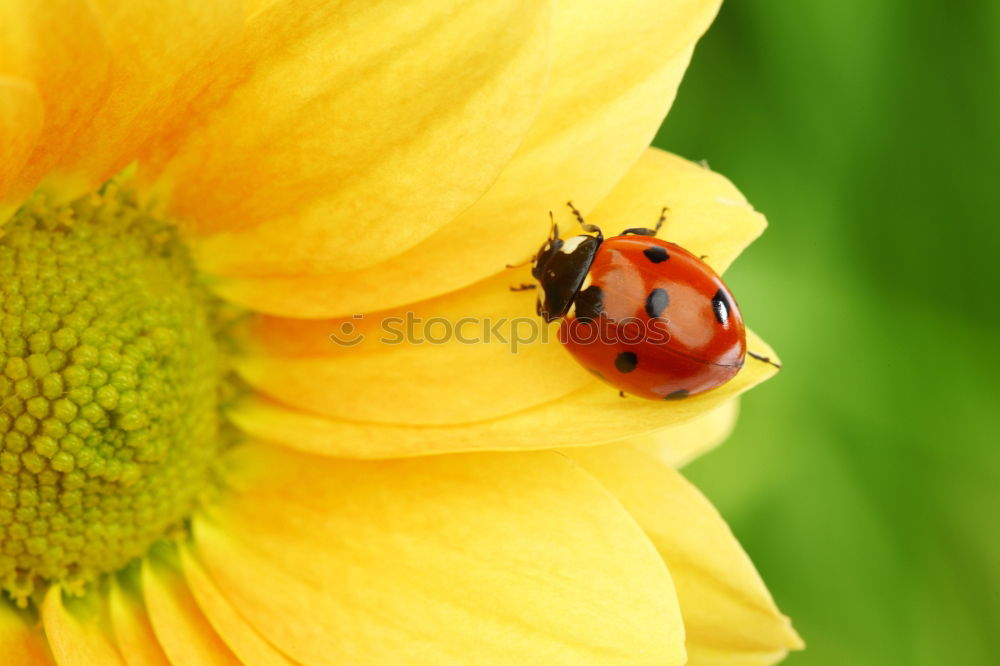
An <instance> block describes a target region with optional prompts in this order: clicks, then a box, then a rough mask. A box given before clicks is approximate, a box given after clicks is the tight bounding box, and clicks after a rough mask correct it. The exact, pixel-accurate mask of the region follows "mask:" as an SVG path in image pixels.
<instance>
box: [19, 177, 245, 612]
mask: <svg viewBox="0 0 1000 666" xmlns="http://www.w3.org/2000/svg"><path fill="white" fill-rule="evenodd" d="M217 315H218V313H217V312H216V311H215V306H214V304H213V301H212V299H211V298H210V297H209V296H208V295H207V293H206V292H205V290H204V289H203V288H202V287H201V285H200V284H199V283H198V281H197V277H196V273H195V272H194V270H193V267H192V264H191V261H190V258H189V256H188V254H187V251H186V248H185V247H184V245H183V243H182V242H181V241H180V240H179V239H178V237H177V234H176V233H175V230H174V228H173V227H172V226H171V225H170V224H168V223H166V222H164V221H163V220H160V219H157V218H156V217H155V216H151V215H149V214H147V213H145V212H144V211H143V210H142V209H141V208H140V207H139V205H138V204H137V203H136V201H135V199H134V197H133V196H131V195H130V194H129V193H128V192H125V191H121V190H120V189H119V187H118V186H117V185H116V184H115V183H113V182H112V183H109V184H108V185H106V186H105V187H104V188H103V189H102V191H101V192H100V193H98V194H94V195H91V196H89V197H84V198H83V199H80V200H77V201H75V202H73V203H71V204H68V205H64V206H49V205H46V204H45V203H44V201H42V200H40V199H36V200H33V201H31V202H29V203H28V204H26V205H25V206H24V207H23V208H22V209H21V210H20V211H19V212H18V213H17V214H16V215H15V216H14V218H12V219H11V220H9V221H8V222H7V223H6V224H5V225H3V226H0V588H2V589H4V590H6V591H7V592H8V593H9V594H11V595H12V596H13V597H14V598H16V599H17V600H18V601H19V602H21V603H24V602H25V601H26V600H27V599H28V598H29V597H30V596H31V595H32V594H33V593H34V592H35V591H36V590H38V589H40V588H41V587H43V585H39V583H44V582H47V581H59V582H62V583H63V584H64V585H66V586H68V587H70V588H71V589H72V588H73V587H74V586H76V587H79V586H82V585H83V584H85V583H87V582H88V581H90V580H93V579H94V578H95V577H96V576H97V575H99V574H101V573H104V572H108V571H113V570H116V569H119V568H121V567H123V566H125V565H126V564H127V563H128V562H129V560H131V559H133V558H135V557H137V556H140V555H142V554H143V553H145V552H146V551H147V550H148V548H149V547H150V545H151V544H152V543H153V542H155V541H156V540H157V539H159V538H162V537H163V536H165V535H167V534H169V533H171V532H172V531H173V530H176V529H178V528H179V527H182V526H183V521H184V519H185V518H186V517H187V516H188V515H189V514H190V513H191V511H192V510H193V508H194V507H195V505H196V504H197V503H198V501H199V497H200V496H201V494H202V493H203V491H204V490H206V489H208V488H210V487H212V484H211V482H210V480H211V477H212V471H213V461H215V460H216V459H217V457H218V453H219V451H220V448H221V447H222V444H221V438H220V436H219V432H220V427H219V423H220V418H219V403H220V388H221V387H222V386H223V385H224V384H225V382H224V381H223V376H224V375H223V362H222V361H223V355H222V354H221V353H220V350H219V347H218V345H217V344H216V337H217V336H216V330H215V327H216V322H217V321H218V316H217Z"/></svg>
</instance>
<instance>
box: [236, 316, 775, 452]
mask: <svg viewBox="0 0 1000 666" xmlns="http://www.w3.org/2000/svg"><path fill="white" fill-rule="evenodd" d="M747 343H748V345H749V348H750V349H752V350H754V351H759V352H760V353H763V354H767V355H770V356H771V358H775V359H776V358H777V357H776V356H775V355H774V352H773V350H771V348H770V347H768V346H767V345H766V344H765V343H764V342H763V341H762V340H761V339H760V338H758V337H757V336H756V335H755V334H754V333H752V332H751V331H747ZM776 372H777V370H776V369H775V368H774V367H773V366H771V365H769V364H767V363H762V362H760V361H756V360H754V359H747V364H746V365H745V366H744V367H743V370H741V371H740V373H739V374H738V375H736V377H735V378H733V379H732V380H731V381H729V382H728V383H726V384H724V385H723V386H721V387H719V388H717V389H715V390H713V391H709V392H707V393H702V394H700V395H696V396H693V397H691V398H687V399H686V400H681V401H676V402H671V403H669V404H665V403H663V402H656V401H652V400H642V399H640V398H626V399H622V398H619V397H618V393H617V392H616V391H615V390H614V389H612V388H610V387H608V386H607V385H605V384H603V383H600V382H597V381H591V382H590V383H589V384H588V385H587V386H585V387H584V388H581V389H579V390H578V391H576V392H574V393H571V394H569V395H567V396H564V397H563V398H560V399H559V400H555V401H552V402H548V403H545V404H542V405H538V406H535V407H532V408H530V409H525V410H522V411H519V412H515V413H512V414H508V415H506V416H503V417H500V418H496V419H491V420H487V421H478V422H473V423H462V424H456V425H450V426H448V425H441V426H427V425H412V424H388V423H381V424H379V423H365V422H357V421H348V420H343V419H335V418H330V417H323V416H318V415H315V414H309V413H306V412H304V411H301V410H298V409H295V408H294V407H290V406H288V405H285V404H282V403H279V402H276V401H273V400H268V399H266V398H261V397H256V398H250V399H248V400H246V401H244V402H242V403H240V404H238V405H236V406H235V407H234V408H233V409H232V410H231V411H230V417H231V418H232V419H233V421H234V422H235V423H236V424H237V425H238V426H240V427H241V428H243V429H244V430H245V431H247V432H249V433H251V434H253V435H254V436H256V437H259V438H261V439H264V440H267V441H271V442H274V443H278V444H282V445H284V446H288V447H291V448H294V449H298V450H301V451H307V452H310V453H316V454H321V455H330V456H337V457H348V458H395V457H402V456H415V455H425V454H431V453H446V452H459V451H477V450H478V451H483V450H486V451H496V450H510V449H545V448H553V447H561V446H585V445H591V444H602V443H606V442H612V441H616V440H620V439H625V438H628V437H633V436H635V435H640V434H643V433H647V432H651V431H655V430H657V429H659V428H664V427H667V426H670V425H675V424H681V423H686V422H688V421H690V420H691V419H693V418H695V417H697V416H699V415H701V414H704V413H705V412H706V411H710V410H712V409H714V408H716V407H718V406H720V405H722V404H723V403H726V402H728V401H730V400H731V399H732V398H734V397H735V396H737V395H739V394H740V393H743V392H744V391H746V390H748V389H750V388H752V387H753V386H755V385H757V384H759V383H760V382H762V381H764V380H766V379H768V378H769V377H771V376H773V375H774V374H775V373H776ZM510 390H517V389H516V388H515V387H510ZM594 414H600V415H601V418H600V419H594V418H593V415H594Z"/></svg>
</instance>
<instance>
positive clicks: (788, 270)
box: [655, 0, 1000, 666]
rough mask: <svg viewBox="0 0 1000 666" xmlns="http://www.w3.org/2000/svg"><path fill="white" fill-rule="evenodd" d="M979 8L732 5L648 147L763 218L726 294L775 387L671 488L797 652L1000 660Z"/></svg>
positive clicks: (998, 232)
mask: <svg viewBox="0 0 1000 666" xmlns="http://www.w3.org/2000/svg"><path fill="white" fill-rule="evenodd" d="M998 126H1000V2H997V1H996V0H983V1H981V2H975V1H963V2H954V3H942V4H937V3H914V2H907V1H905V0H886V1H883V2H871V1H870V0H840V1H838V2H808V3H803V2H790V1H789V0H730V1H729V2H728V3H727V4H725V5H724V6H723V8H722V11H721V13H720V15H719V18H718V20H717V22H716V23H715V25H714V26H713V27H712V29H711V30H710V31H709V33H708V34H707V35H706V37H705V38H704V40H703V41H702V42H701V44H700V46H699V48H698V50H697V51H696V53H695V58H694V62H693V64H692V66H691V68H690V70H689V71H688V74H687V78H686V79H685V82H684V84H683V85H682V86H681V90H680V94H679V97H678V100H677V102H676V103H675V105H674V108H673V110H672V111H671V113H670V116H669V118H668V119H667V121H666V123H665V124H664V127H663V129H662V130H661V132H660V134H659V136H658V137H657V140H656V142H655V143H656V145H658V146H661V147H664V148H669V149H670V150H672V151H674V152H677V153H679V154H681V155H684V156H685V157H688V158H691V159H707V160H708V161H709V163H710V164H711V166H712V168H713V169H715V170H717V171H720V172H722V173H724V174H725V175H727V176H728V177H729V178H731V179H732V180H733V181H734V182H735V183H736V184H737V185H738V186H739V187H740V188H741V189H742V191H743V192H744V193H745V194H746V195H747V197H748V198H749V199H750V201H751V202H752V203H753V204H754V205H755V206H756V207H757V208H758V209H759V210H761V211H763V212H764V213H765V214H766V215H767V216H768V218H769V220H770V225H771V226H770V228H769V229H768V231H767V233H765V235H764V236H763V237H762V238H761V239H760V240H759V241H758V242H757V243H756V244H754V245H753V246H752V247H751V248H750V250H749V251H747V252H746V253H745V254H744V255H743V257H741V259H740V260H739V261H738V262H737V263H736V265H735V266H734V267H733V269H732V270H731V272H730V273H728V274H727V281H728V282H729V284H730V286H731V287H732V288H733V289H734V291H735V292H736V294H737V296H738V297H739V299H740V303H741V306H742V308H743V312H744V314H745V316H746V318H747V320H748V322H749V323H750V325H751V326H753V327H754V328H755V329H756V330H757V331H758V332H759V333H761V334H762V335H763V336H764V337H765V339H767V340H768V341H769V342H771V343H772V344H773V345H774V346H775V347H776V348H777V349H778V350H779V352H780V353H781V355H782V358H783V360H784V361H785V370H784V371H783V372H782V373H781V374H780V375H779V376H778V377H777V378H775V379H774V380H772V381H771V382H768V383H767V384H765V385H764V386H762V387H760V388H758V389H755V390H754V391H752V392H751V393H750V395H748V396H747V397H746V398H745V400H744V402H743V414H742V417H741V420H740V423H739V426H738V428H737V430H736V433H735V434H734V436H733V437H732V438H731V439H730V440H729V441H728V442H727V443H726V444H725V445H723V446H722V447H721V448H720V449H718V450H717V451H715V452H713V453H711V454H709V455H708V456H707V457H705V458H703V459H701V460H699V461H697V462H695V463H693V464H692V465H690V466H689V467H688V468H687V470H686V471H687V473H688V476H689V477H690V478H692V479H693V480H694V481H695V482H696V483H697V484H698V485H699V486H700V487H701V488H702V489H703V490H704V491H705V493H706V494H707V495H708V496H709V497H710V498H711V499H712V500H714V501H715V503H716V505H717V506H718V507H719V509H720V510H721V511H722V513H723V514H724V515H725V516H726V518H728V520H729V521H730V524H731V525H732V527H733V530H734V531H735V532H736V534H737V536H738V537H739V538H740V539H741V541H742V542H743V544H744V545H745V547H746V549H747V550H748V552H749V553H750V555H751V557H753V559H754V560H755V562H756V563H757V565H758V567H759V569H760V570H761V573H762V574H763V576H764V578H765V580H766V581H767V582H768V584H769V586H770V588H771V590H772V592H773V594H774V596H775V597H776V599H777V600H778V603H779V604H780V606H781V607H782V609H783V610H784V611H785V612H786V613H788V614H789V615H791V616H792V618H793V620H794V622H795V626H796V627H797V629H798V630H799V632H800V633H801V634H802V636H803V637H804V638H805V640H806V642H807V643H808V649H807V650H806V651H805V652H803V653H800V654H795V655H793V656H792V657H790V658H789V660H788V661H787V662H786V663H788V664H791V665H792V666H806V665H820V664H822V665H828V664H829V665H833V664H835V665H837V666H854V665H859V666H867V665H869V664H871V665H878V666H886V665H895V664H906V665H922V664H928V665H929V664H934V665H935V666H938V665H947V666H952V665H955V666H966V665H975V666H978V665H980V664H991V665H992V664H998V663H1000V533H998V531H997V528H998V526H1000V434H998V426H997V422H998V415H1000V390H998V389H1000V379H998V376H997V374H998V373H997V371H998V365H1000V362H998V356H1000V351H998V338H1000V326H998V324H1000V307H998V303H997V299H996V293H997V291H998V289H1000V212H998V211H1000V196H998V194H1000V132H998Z"/></svg>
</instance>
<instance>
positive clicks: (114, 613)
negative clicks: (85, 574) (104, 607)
mask: <svg viewBox="0 0 1000 666" xmlns="http://www.w3.org/2000/svg"><path fill="white" fill-rule="evenodd" d="M137 574H138V571H136V570H134V569H132V568H129V569H127V570H126V571H123V572H122V573H120V574H118V576H116V577H115V578H113V579H112V581H111V589H110V590H109V593H108V614H109V615H110V616H111V626H112V628H113V629H114V634H115V644H116V645H117V646H118V649H119V650H120V651H121V653H122V657H123V658H124V660H125V663H126V664H128V665H129V666H169V665H170V662H169V661H168V660H167V655H166V654H164V653H163V648H161V647H160V642H159V640H157V638H156V633H155V632H154V631H153V625H152V624H151V623H150V622H149V615H147V614H146V607H145V605H144V604H143V600H142V590H141V588H140V582H139V580H138V575H137Z"/></svg>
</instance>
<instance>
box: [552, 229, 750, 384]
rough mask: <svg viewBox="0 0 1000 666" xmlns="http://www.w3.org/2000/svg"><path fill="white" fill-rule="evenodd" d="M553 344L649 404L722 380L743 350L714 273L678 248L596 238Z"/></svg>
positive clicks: (653, 241)
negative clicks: (556, 342) (597, 244)
mask: <svg viewBox="0 0 1000 666" xmlns="http://www.w3.org/2000/svg"><path fill="white" fill-rule="evenodd" d="M560 341H561V342H562V343H563V344H564V345H565V347H566V348H567V349H568V350H569V351H570V353H571V354H573V356H574V357H576V359H577V361H579V362H580V363H581V364H582V365H583V366H584V367H585V368H587V369H588V370H590V371H591V372H593V373H594V374H595V375H597V376H599V377H600V378H601V379H603V380H605V381H606V382H608V383H609V384H612V385H613V386H615V387H617V388H619V389H622V390H624V391H626V392H628V393H632V394H634V395H637V396H641V397H643V398H651V399H656V400H676V399H680V398H685V397H687V396H689V395H695V394H697V393H702V392H704V391H708V390H710V389H713V388H715V387H717V386H720V385H721V384H724V383H725V382H727V381H729V380H730V379H732V378H733V376H735V375H736V373H737V372H739V370H740V368H741V367H743V360H744V356H745V354H746V329H745V327H744V325H743V318H742V316H741V315H740V311H739V308H737V306H736V301H735V300H734V299H733V297H732V294H731V293H730V292H729V289H728V288H726V285H725V284H724V283H723V282H722V279H721V278H720V277H719V276H718V275H717V274H716V273H715V271H713V270H712V269H711V268H710V267H709V266H708V265H707V264H705V262H703V261H701V260H700V259H699V258H698V257H696V256H694V255H693V254H691V253H690V252H688V251H687V250H685V249H684V248H682V247H680V246H679V245H676V244H674V243H668V242H666V241H663V240H660V239H658V238H655V237H650V236H615V237H613V238H608V239H606V240H605V241H604V242H603V243H601V245H600V247H599V249H598V250H597V252H596V254H595V255H594V260H593V263H592V264H591V266H590V270H589V272H588V274H587V279H586V280H585V281H584V283H583V285H582V288H581V289H580V291H579V292H578V293H577V294H576V297H575V298H574V302H573V306H572V308H571V309H570V311H569V312H568V313H567V314H566V317H565V318H564V319H563V322H562V325H561V327H560Z"/></svg>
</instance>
